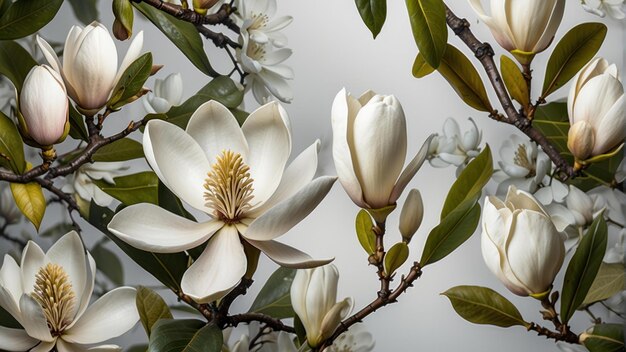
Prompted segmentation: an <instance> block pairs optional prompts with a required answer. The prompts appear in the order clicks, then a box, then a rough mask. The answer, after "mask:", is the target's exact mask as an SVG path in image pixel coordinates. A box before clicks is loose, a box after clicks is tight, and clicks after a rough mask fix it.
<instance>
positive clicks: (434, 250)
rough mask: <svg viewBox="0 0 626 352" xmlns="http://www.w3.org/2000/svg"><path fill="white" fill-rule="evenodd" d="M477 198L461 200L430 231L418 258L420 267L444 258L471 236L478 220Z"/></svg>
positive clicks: (478, 207) (478, 206)
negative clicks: (420, 256) (461, 201)
mask: <svg viewBox="0 0 626 352" xmlns="http://www.w3.org/2000/svg"><path fill="white" fill-rule="evenodd" d="M477 199H478V197H475V198H471V199H466V200H465V201H463V203H461V204H460V205H459V206H458V207H457V208H455V209H454V210H453V211H452V212H451V213H450V214H448V215H447V216H446V217H445V218H443V219H442V220H441V223H440V224H439V225H437V226H436V227H435V228H434V229H432V230H431V231H430V234H429V235H428V239H426V244H424V251H423V253H422V259H421V260H420V263H421V265H422V267H424V266H426V265H428V264H432V263H434V262H436V261H438V260H441V259H443V258H445V257H446V256H447V255H448V254H450V253H452V252H453V251H454V250H455V249H457V248H458V247H459V246H460V245H462V244H463V243H464V242H465V241H467V240H468V239H469V238H470V237H471V236H472V234H473V233H474V231H476V227H477V226H478V221H479V220H480V205H478V204H477V203H476V201H477Z"/></svg>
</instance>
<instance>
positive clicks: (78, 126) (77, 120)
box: [69, 104, 106, 148]
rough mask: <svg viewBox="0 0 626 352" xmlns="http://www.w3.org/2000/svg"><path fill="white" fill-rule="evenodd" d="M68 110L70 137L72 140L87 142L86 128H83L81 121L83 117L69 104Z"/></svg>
mask: <svg viewBox="0 0 626 352" xmlns="http://www.w3.org/2000/svg"><path fill="white" fill-rule="evenodd" d="M69 109H70V118H69V121H70V136H71V137H72V138H74V139H81V140H83V141H85V142H89V133H88V132H87V127H85V120H84V119H83V115H82V114H81V113H79V112H78V111H76V109H75V108H74V106H72V104H69ZM105 148H106V146H105Z"/></svg>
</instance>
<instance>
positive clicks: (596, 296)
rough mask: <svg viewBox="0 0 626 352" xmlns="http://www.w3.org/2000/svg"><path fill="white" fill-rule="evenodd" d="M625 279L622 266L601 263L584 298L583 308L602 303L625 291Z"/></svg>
mask: <svg viewBox="0 0 626 352" xmlns="http://www.w3.org/2000/svg"><path fill="white" fill-rule="evenodd" d="M625 277H626V273H625V272H624V264H622V263H613V264H607V263H604V262H602V264H600V269H599V270H598V275H596V278H595V280H593V283H592V284H591V288H590V289H589V292H588V293H587V297H585V301H584V302H583V306H587V305H589V304H592V303H594V302H598V301H603V300H605V299H607V298H609V297H611V296H613V295H615V294H616V293H618V292H621V291H624V290H626V285H625V283H626V281H625Z"/></svg>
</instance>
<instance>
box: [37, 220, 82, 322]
mask: <svg viewBox="0 0 626 352" xmlns="http://www.w3.org/2000/svg"><path fill="white" fill-rule="evenodd" d="M46 259H47V260H48V261H50V262H51V263H54V264H58V265H60V266H61V267H62V268H63V270H65V272H66V273H67V276H68V277H69V279H70V281H71V283H72V289H73V290H74V293H75V295H76V298H78V300H79V301H80V300H81V298H82V296H83V295H84V294H85V292H83V288H84V287H85V284H86V283H87V265H88V264H89V263H87V259H86V256H85V248H84V247H83V242H82V240H81V238H80V236H79V235H78V233H76V231H71V232H69V233H67V234H66V235H64V236H63V237H61V238H60V239H59V240H58V241H57V242H56V243H55V244H53V245H52V247H50V249H49V250H48V252H47V253H46ZM77 309H78V307H77V306H76V305H74V307H73V314H72V317H73V316H75V314H76V310H77Z"/></svg>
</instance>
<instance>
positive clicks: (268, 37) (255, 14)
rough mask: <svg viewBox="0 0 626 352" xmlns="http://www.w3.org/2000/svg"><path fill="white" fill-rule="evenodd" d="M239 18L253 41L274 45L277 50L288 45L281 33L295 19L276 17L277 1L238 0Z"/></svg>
mask: <svg viewBox="0 0 626 352" xmlns="http://www.w3.org/2000/svg"><path fill="white" fill-rule="evenodd" d="M236 7H237V10H238V12H237V18H238V20H239V22H240V23H241V26H240V27H242V31H243V30H244V28H245V31H247V33H248V35H249V38H250V40H251V41H254V42H256V43H258V44H261V45H264V44H267V43H270V44H272V45H273V46H275V47H277V48H281V47H283V46H285V45H287V37H286V36H285V35H284V34H283V33H281V32H279V31H280V30H281V29H283V28H285V27H287V26H288V25H289V24H290V23H291V22H292V21H293V17H291V16H283V17H278V18H274V16H275V15H276V0H255V1H246V0H237V2H236Z"/></svg>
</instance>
